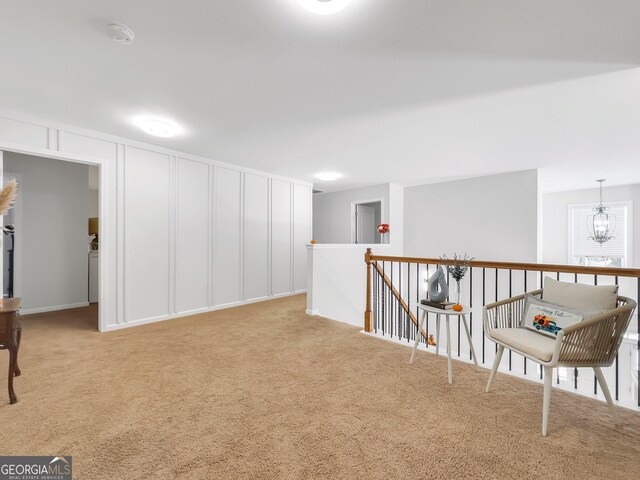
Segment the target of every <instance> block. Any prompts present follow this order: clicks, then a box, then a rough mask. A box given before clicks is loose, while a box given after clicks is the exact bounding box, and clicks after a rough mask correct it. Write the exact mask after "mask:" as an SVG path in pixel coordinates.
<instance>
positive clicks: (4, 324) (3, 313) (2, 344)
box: [0, 298, 22, 404]
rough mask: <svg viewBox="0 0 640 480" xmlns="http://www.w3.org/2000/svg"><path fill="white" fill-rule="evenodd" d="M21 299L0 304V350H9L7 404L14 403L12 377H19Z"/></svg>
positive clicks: (10, 299)
mask: <svg viewBox="0 0 640 480" xmlns="http://www.w3.org/2000/svg"><path fill="white" fill-rule="evenodd" d="M21 302H22V301H21V299H19V298H5V299H2V302H1V303H0V350H9V382H8V383H9V402H10V403H12V404H13V403H16V402H17V401H18V399H17V398H16V392H14V391H13V377H19V376H20V373H21V372H20V368H18V350H19V349H20V338H21V337H22V326H21V325H20V316H19V315H18V310H20V304H21Z"/></svg>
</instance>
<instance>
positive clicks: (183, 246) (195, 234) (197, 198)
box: [176, 158, 211, 313]
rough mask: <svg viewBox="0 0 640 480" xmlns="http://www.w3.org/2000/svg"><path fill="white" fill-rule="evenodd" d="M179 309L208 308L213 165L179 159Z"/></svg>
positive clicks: (177, 288)
mask: <svg viewBox="0 0 640 480" xmlns="http://www.w3.org/2000/svg"><path fill="white" fill-rule="evenodd" d="M177 180H178V181H177V190H178V191H177V196H178V201H177V209H178V214H177V220H176V229H177V236H176V238H177V240H176V311H177V312H178V313H181V312H189V311H192V310H197V309H202V308H206V307H208V302H209V221H210V214H211V212H210V209H209V165H207V164H205V163H200V162H195V161H192V160H185V159H183V158H179V159H178V179H177Z"/></svg>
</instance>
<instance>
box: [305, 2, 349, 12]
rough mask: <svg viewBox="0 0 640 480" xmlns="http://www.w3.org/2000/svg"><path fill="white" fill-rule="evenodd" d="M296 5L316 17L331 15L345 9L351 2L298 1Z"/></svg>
mask: <svg viewBox="0 0 640 480" xmlns="http://www.w3.org/2000/svg"><path fill="white" fill-rule="evenodd" d="M298 3H299V4H300V5H302V6H303V7H304V8H306V9H307V10H309V11H310V12H312V13H315V14H316V15H331V14H333V13H338V12H340V11H342V10H344V9H345V8H347V7H348V6H349V4H350V3H351V0H298Z"/></svg>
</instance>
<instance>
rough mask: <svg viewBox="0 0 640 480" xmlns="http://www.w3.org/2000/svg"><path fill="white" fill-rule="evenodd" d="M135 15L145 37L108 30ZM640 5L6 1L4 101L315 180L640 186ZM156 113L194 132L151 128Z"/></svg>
mask: <svg viewBox="0 0 640 480" xmlns="http://www.w3.org/2000/svg"><path fill="white" fill-rule="evenodd" d="M114 21H119V22H123V23H125V24H127V25H128V26H129V27H130V28H132V29H133V30H134V31H135V34H136V38H135V41H134V42H133V44H132V45H130V46H122V45H118V44H116V43H114V42H112V41H110V40H109V39H108V38H107V35H106V32H105V29H104V27H105V25H106V24H107V23H110V22H114ZM638 25H640V1H638V0H616V1H611V0H458V1H451V0H353V2H352V4H351V5H350V6H349V7H348V8H347V10H345V11H343V12H341V13H339V14H336V15H332V16H315V15H312V14H310V13H308V12H307V11H305V10H303V9H301V8H300V6H299V5H298V3H297V1H296V0H233V1H231V0H226V1H222V0H189V1H188V2H187V1H182V2H180V1H175V0H137V1H132V0H109V1H108V2H105V1H103V0H57V1H55V2H53V1H50V0H39V1H38V0H24V1H15V0H0V60H1V63H0V69H1V70H0V71H1V74H0V108H4V109H7V110H14V111H18V112H22V113H28V114H32V115H37V116H42V117H45V118H48V119H51V120H56V121H60V122H64V123H70V124H75V125H79V126H82V127H85V128H90V129H95V130H100V131H104V132H108V133H112V134H116V135H120V136H124V137H130V138H135V139H138V140H142V141H152V142H153V143H156V144H159V145H163V146H166V147H170V148H174V149H176V150H180V151H184V152H189V153H193V154H199V155H203V156H207V157H210V158H214V159H217V160H221V161H226V162H230V163H236V164H239V165H244V166H248V167H252V168H256V169H261V170H266V171H269V172H273V173H276V174H282V175H286V176H292V177H296V178H300V179H305V180H313V174H314V173H316V172H319V171H327V170H335V171H339V172H342V173H343V174H344V175H345V176H344V178H343V179H341V180H340V181H338V182H335V183H334V184H331V185H320V184H319V185H317V186H318V188H321V189H343V188H350V187H354V186H362V185H369V184H375V183H383V182H387V181H393V182H398V183H402V184H405V185H410V184H417V183H426V182H433V181H441V180H448V179H453V178H459V177H467V176H475V175H484V174H490V173H495V172H504V171H512V170H521V169H528V168H541V169H542V170H541V178H542V180H543V184H544V187H545V188H546V189H563V188H570V187H582V186H590V185H591V182H593V180H595V179H596V178H608V179H609V182H608V183H609V184H615V183H631V182H640V166H639V165H640V135H639V134H638V132H640V69H639V68H638V67H639V66H640V28H638ZM141 114H149V115H157V116H161V117H164V118H168V119H171V120H173V121H174V122H176V123H178V124H179V125H180V126H182V127H183V128H184V129H185V133H184V134H183V135H181V136H178V137H174V138H172V139H156V138H153V137H149V136H147V135H146V134H144V133H142V132H141V131H139V130H137V129H136V128H135V127H133V126H132V125H131V119H132V118H133V117H135V116H138V115H141Z"/></svg>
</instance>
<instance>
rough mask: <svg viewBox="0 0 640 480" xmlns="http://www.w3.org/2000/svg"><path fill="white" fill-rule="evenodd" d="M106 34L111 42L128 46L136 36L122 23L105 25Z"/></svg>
mask: <svg viewBox="0 0 640 480" xmlns="http://www.w3.org/2000/svg"><path fill="white" fill-rule="evenodd" d="M107 34H108V35H109V38H110V39H111V40H113V41H114V42H118V43H120V44H122V45H129V44H130V43H131V42H133V39H134V37H135V36H136V35H135V33H133V30H131V29H130V28H129V27H127V26H126V25H125V24H123V23H110V24H109V25H107Z"/></svg>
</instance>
